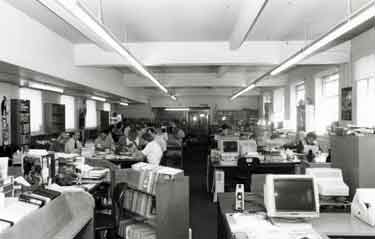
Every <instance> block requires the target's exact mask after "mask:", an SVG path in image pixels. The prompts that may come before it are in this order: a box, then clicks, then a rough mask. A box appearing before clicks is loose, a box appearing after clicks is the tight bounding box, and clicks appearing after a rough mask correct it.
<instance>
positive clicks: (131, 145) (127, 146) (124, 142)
mask: <svg viewBox="0 0 375 239" xmlns="http://www.w3.org/2000/svg"><path fill="white" fill-rule="evenodd" d="M139 142H140V140H139V137H138V131H137V130H136V128H135V127H130V129H129V131H127V132H126V133H125V135H123V136H121V137H120V139H119V141H118V148H119V150H120V151H127V152H135V151H136V150H137V149H138V146H139Z"/></svg>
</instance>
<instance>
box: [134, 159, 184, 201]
mask: <svg viewBox="0 0 375 239" xmlns="http://www.w3.org/2000/svg"><path fill="white" fill-rule="evenodd" d="M132 169H133V170H135V171H137V172H139V174H136V175H135V177H136V178H135V179H134V180H132V182H133V184H135V185H131V186H134V187H135V188H136V189H138V190H140V191H143V192H146V193H149V194H153V195H155V194H156V185H157V182H158V180H160V179H164V180H166V179H173V178H174V177H176V176H177V175H180V174H183V170H181V169H175V168H169V167H164V166H157V165H153V164H148V163H142V162H140V163H136V164H133V165H132Z"/></svg>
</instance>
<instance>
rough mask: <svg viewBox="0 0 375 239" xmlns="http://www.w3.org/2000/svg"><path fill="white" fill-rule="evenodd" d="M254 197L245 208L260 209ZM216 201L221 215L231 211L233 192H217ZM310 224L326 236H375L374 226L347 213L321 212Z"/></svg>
mask: <svg viewBox="0 0 375 239" xmlns="http://www.w3.org/2000/svg"><path fill="white" fill-rule="evenodd" d="M254 198H255V199H254V200H253V201H252V202H245V208H246V210H262V205H263V197H262V196H256V195H255V196H254ZM218 203H219V208H220V213H221V215H225V214H226V213H233V212H234V210H233V203H234V193H219V194H218ZM256 207H258V208H256ZM312 225H313V227H314V229H315V230H316V231H318V232H319V233H321V234H325V235H327V236H344V237H375V227H371V226H370V225H368V224H366V223H364V222H362V221H360V220H359V219H357V218H354V217H352V216H351V215H350V214H349V213H321V214H320V217H319V218H317V219H314V220H312Z"/></svg>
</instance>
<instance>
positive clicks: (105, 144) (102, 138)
mask: <svg viewBox="0 0 375 239" xmlns="http://www.w3.org/2000/svg"><path fill="white" fill-rule="evenodd" d="M95 149H96V150H99V151H104V150H106V149H110V150H114V149H115V144H114V141H113V139H112V135H111V134H110V133H109V132H108V130H103V131H101V132H100V135H99V137H98V138H96V140H95Z"/></svg>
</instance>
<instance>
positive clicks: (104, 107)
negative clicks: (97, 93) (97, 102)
mask: <svg viewBox="0 0 375 239" xmlns="http://www.w3.org/2000/svg"><path fill="white" fill-rule="evenodd" d="M103 110H104V111H108V112H111V104H110V103H104V104H103Z"/></svg>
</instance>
